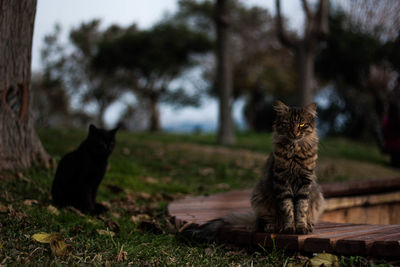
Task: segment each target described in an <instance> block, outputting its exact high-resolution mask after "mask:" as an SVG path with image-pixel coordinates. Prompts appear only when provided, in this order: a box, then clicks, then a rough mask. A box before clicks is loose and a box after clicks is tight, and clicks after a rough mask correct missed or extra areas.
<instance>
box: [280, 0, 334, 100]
mask: <svg viewBox="0 0 400 267" xmlns="http://www.w3.org/2000/svg"><path fill="white" fill-rule="evenodd" d="M301 3H302V6H303V10H304V13H305V23H304V25H305V27H304V33H303V37H302V38H296V37H294V36H289V35H288V34H286V29H285V27H284V25H283V18H282V14H281V5H280V0H276V1H275V4H276V12H277V15H276V25H277V32H278V37H279V39H280V41H281V42H282V44H284V45H285V46H287V47H289V48H290V49H292V50H293V52H294V53H295V54H296V61H297V70H298V78H299V80H298V86H299V88H298V90H299V98H298V99H299V100H300V102H299V103H298V104H300V105H307V104H309V103H311V102H312V100H313V96H314V85H313V84H312V83H313V80H314V58H315V55H316V53H317V49H318V46H319V44H320V42H321V41H322V40H323V39H324V38H325V37H326V36H327V34H328V0H319V2H318V6H317V10H316V11H315V12H313V11H312V9H311V7H310V5H309V3H308V1H307V0H302V1H301Z"/></svg>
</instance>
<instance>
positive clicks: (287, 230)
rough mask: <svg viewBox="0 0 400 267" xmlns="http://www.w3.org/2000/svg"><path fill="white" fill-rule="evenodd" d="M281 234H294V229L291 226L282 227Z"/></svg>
mask: <svg viewBox="0 0 400 267" xmlns="http://www.w3.org/2000/svg"><path fill="white" fill-rule="evenodd" d="M282 232H283V233H285V234H294V233H295V232H296V228H295V227H294V225H293V224H285V225H284V226H283V230H282Z"/></svg>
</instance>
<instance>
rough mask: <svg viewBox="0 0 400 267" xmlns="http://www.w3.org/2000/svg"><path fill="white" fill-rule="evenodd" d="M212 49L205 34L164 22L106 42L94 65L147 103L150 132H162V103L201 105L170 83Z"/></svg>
mask: <svg viewBox="0 0 400 267" xmlns="http://www.w3.org/2000/svg"><path fill="white" fill-rule="evenodd" d="M209 49H210V42H209V40H208V38H207V36H205V35H204V34H202V33H200V32H194V31H192V30H190V29H189V28H188V27H186V26H185V25H182V24H176V23H173V22H172V21H164V22H161V23H159V24H157V25H155V26H154V27H152V28H151V29H149V30H142V31H140V30H137V31H135V32H126V33H124V34H123V35H121V36H120V37H118V38H115V39H112V40H103V42H102V43H101V45H100V49H99V51H98V53H97V55H96V57H95V58H94V60H93V62H92V65H93V66H94V67H95V68H97V69H99V70H103V73H104V71H105V72H107V73H114V74H115V75H117V76H118V77H119V79H120V81H123V82H124V83H125V85H126V86H128V87H130V88H131V89H132V91H133V93H134V94H135V95H139V98H140V99H142V100H144V101H146V102H147V104H148V109H149V113H150V122H149V130H150V131H159V130H160V129H161V126H160V114H159V110H158V104H159V103H160V102H166V103H171V104H174V105H196V104H198V96H197V95H189V94H187V93H186V92H185V91H184V90H183V89H179V88H178V89H172V88H170V83H171V82H172V81H173V80H174V79H175V78H177V77H179V75H180V74H182V73H183V71H184V70H186V69H187V68H189V67H191V66H193V64H194V63H195V58H194V57H193V55H195V54H200V53H206V52H207V51H209Z"/></svg>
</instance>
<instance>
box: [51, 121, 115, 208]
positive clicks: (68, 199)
mask: <svg viewBox="0 0 400 267" xmlns="http://www.w3.org/2000/svg"><path fill="white" fill-rule="evenodd" d="M117 130H118V128H115V129H114V130H111V131H107V130H104V129H99V128H96V127H95V126H94V125H90V126H89V135H88V137H87V138H86V139H85V140H84V141H83V142H82V144H81V145H80V146H79V147H78V149H76V150H75V151H72V152H70V153H68V154H66V155H65V156H64V157H62V159H61V160H60V163H59V164H58V167H57V171H56V175H55V177H54V181H53V186H52V190H51V194H52V196H53V202H54V203H55V204H56V205H57V206H61V207H63V206H73V207H75V208H77V209H79V210H81V211H82V212H85V213H91V214H99V213H102V212H104V211H105V210H106V208H105V207H104V206H103V205H101V204H100V203H96V195H97V189H98V187H99V185H100V182H101V180H102V179H103V177H104V174H105V172H106V169H107V164H108V157H109V156H110V154H111V152H112V151H113V149H114V146H115V134H116V132H117Z"/></svg>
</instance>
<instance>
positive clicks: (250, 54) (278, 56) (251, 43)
mask: <svg viewBox="0 0 400 267" xmlns="http://www.w3.org/2000/svg"><path fill="white" fill-rule="evenodd" d="M229 12H230V18H231V26H232V29H231V31H232V32H231V34H232V38H231V42H232V44H231V51H232V52H231V53H232V55H231V58H232V62H233V98H234V99H233V100H237V99H238V98H240V97H244V98H245V99H246V108H245V110H244V115H245V117H246V122H247V125H248V128H249V129H250V130H257V131H262V130H266V129H270V127H271V124H270V122H271V120H272V117H273V113H272V112H270V111H271V109H265V107H266V106H267V105H269V104H270V102H271V101H270V98H271V95H272V96H275V97H276V98H281V99H285V98H288V96H289V95H291V94H293V92H294V91H295V89H296V80H297V76H296V72H295V69H294V55H293V53H292V52H291V51H290V50H289V49H286V48H284V47H282V46H281V45H280V43H279V42H278V40H277V37H276V32H275V25H274V18H273V17H272V15H271V14H270V12H269V11H268V10H267V9H265V8H262V7H258V6H254V7H249V6H247V5H246V4H245V3H244V2H243V1H238V0H234V1H230V2H229ZM176 17H177V19H178V20H181V21H184V22H185V23H187V24H188V25H189V26H191V27H194V28H196V29H199V30H202V31H204V32H206V33H208V34H209V35H210V38H213V40H214V41H215V38H216V37H215V28H214V17H215V9H214V5H213V1H209V0H203V1H199V0H180V1H179V10H178V12H177V14H176ZM291 34H293V33H291ZM205 63H206V64H207V67H206V68H205V69H206V70H205V72H204V77H205V79H206V80H207V81H208V84H209V86H208V90H207V91H208V93H209V94H210V95H211V96H213V97H216V96H217V95H218V90H217V87H216V84H217V83H216V82H215V79H216V77H215V73H216V72H215V68H216V65H215V61H212V60H211V62H210V61H207V62H205ZM261 117H263V118H264V119H265V120H264V121H263V120H262V119H261Z"/></svg>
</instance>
